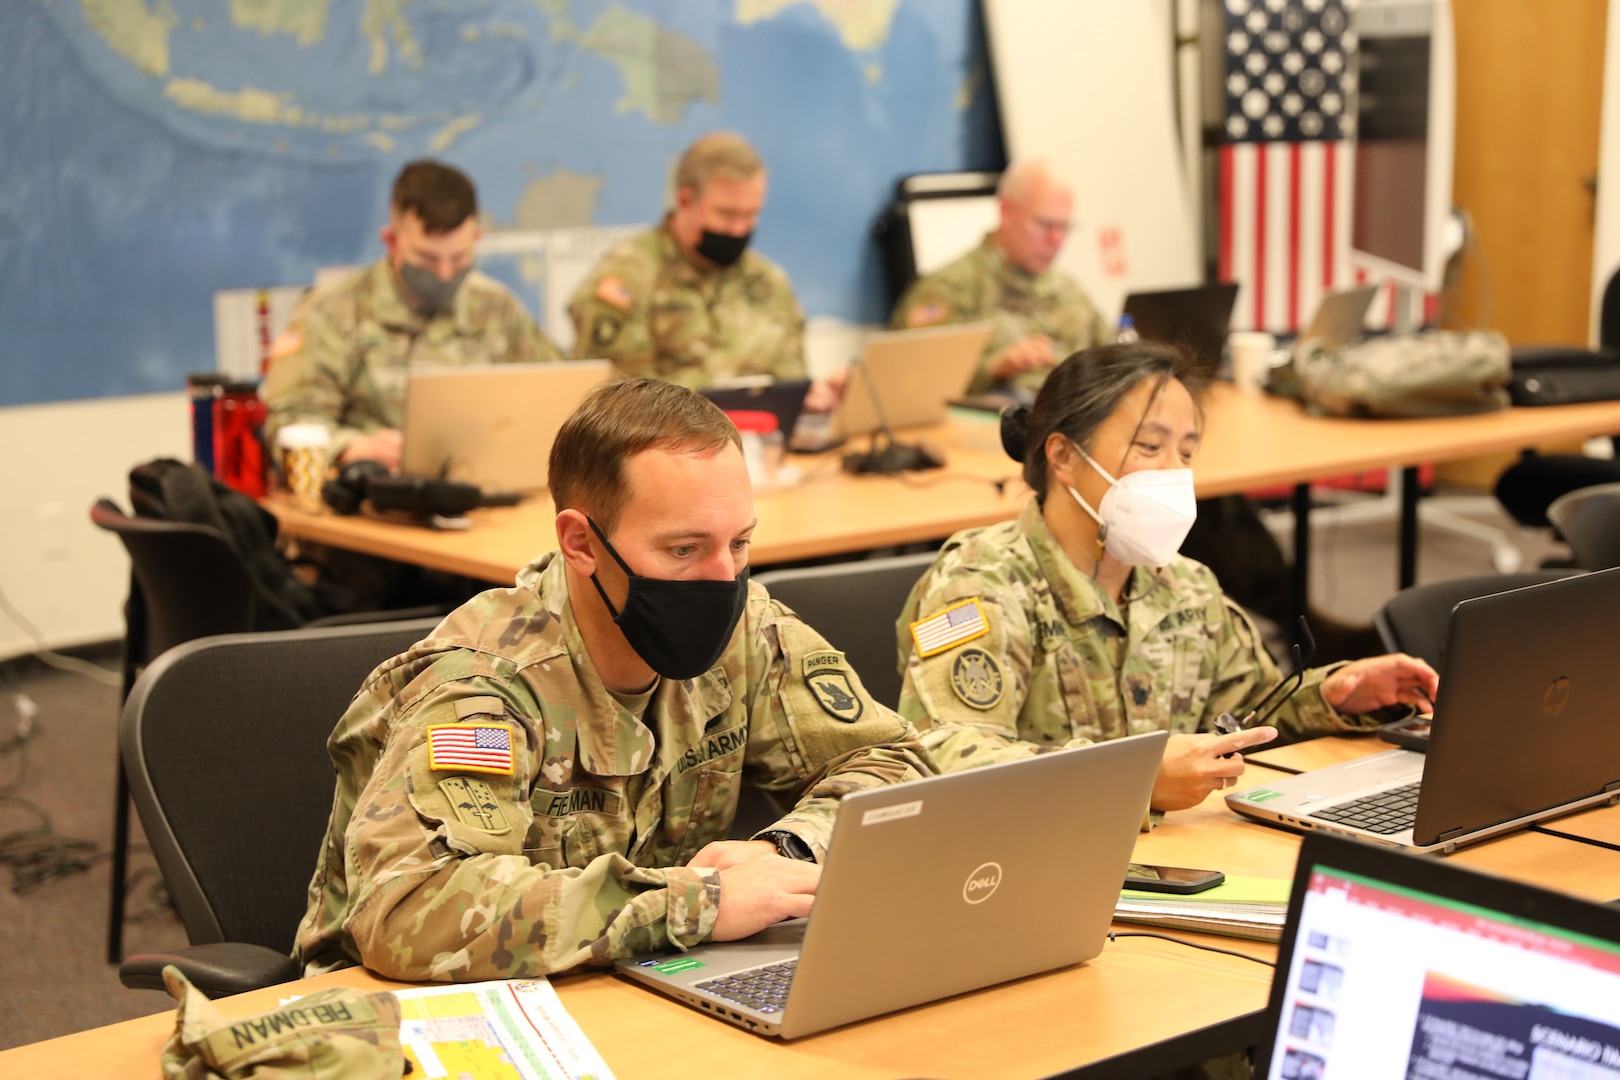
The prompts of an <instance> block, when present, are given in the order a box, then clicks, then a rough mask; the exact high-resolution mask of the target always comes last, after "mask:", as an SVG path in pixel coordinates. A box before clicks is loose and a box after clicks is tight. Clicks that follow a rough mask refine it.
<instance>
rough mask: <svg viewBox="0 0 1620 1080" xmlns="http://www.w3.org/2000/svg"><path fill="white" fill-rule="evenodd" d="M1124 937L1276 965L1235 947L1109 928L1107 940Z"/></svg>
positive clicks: (1271, 965) (1270, 966)
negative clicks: (1222, 947)
mask: <svg viewBox="0 0 1620 1080" xmlns="http://www.w3.org/2000/svg"><path fill="white" fill-rule="evenodd" d="M1126 937H1150V938H1158V939H1159V940H1160V941H1173V942H1175V943H1176V944H1177V945H1185V946H1187V948H1189V949H1202V950H1204V951H1205V952H1212V953H1220V954H1222V955H1223V956H1235V957H1237V958H1238V959H1239V960H1250V961H1253V962H1254V963H1256V964H1264V965H1265V966H1266V967H1268V968H1274V967H1276V966H1277V965H1276V964H1274V963H1272V962H1271V961H1270V960H1262V959H1260V957H1258V956H1250V955H1249V954H1248V953H1245V952H1238V951H1237V950H1236V949H1221V948H1217V947H1215V946H1214V945H1200V944H1199V943H1198V942H1196V941H1188V940H1187V939H1186V938H1178V937H1171V936H1170V935H1169V934H1154V933H1151V932H1149V931H1146V930H1110V931H1108V940H1109V941H1115V940H1117V939H1119V938H1126Z"/></svg>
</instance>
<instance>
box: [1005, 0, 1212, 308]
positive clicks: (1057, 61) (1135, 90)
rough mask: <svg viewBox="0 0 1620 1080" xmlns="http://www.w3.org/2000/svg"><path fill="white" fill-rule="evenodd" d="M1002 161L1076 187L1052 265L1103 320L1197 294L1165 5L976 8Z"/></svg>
mask: <svg viewBox="0 0 1620 1080" xmlns="http://www.w3.org/2000/svg"><path fill="white" fill-rule="evenodd" d="M984 8H985V23H986V29H987V31H988V33H989V37H990V55H991V61H992V66H993V67H994V69H995V73H996V97H997V100H998V101H999V102H1000V103H1001V128H1002V133H1003V135H1004V136H1005V138H1006V142H1007V152H1008V154H1009V156H1010V158H1011V160H1014V161H1017V160H1019V159H1022V158H1046V159H1047V160H1049V161H1050V162H1051V163H1052V164H1053V166H1054V168H1055V169H1056V170H1057V172H1058V173H1059V174H1060V175H1062V176H1063V177H1064V178H1065V179H1067V180H1068V181H1069V182H1070V183H1071V184H1072V185H1074V196H1075V210H1074V220H1075V223H1076V225H1077V226H1078V227H1077V228H1076V229H1075V230H1074V231H1073V232H1072V233H1070V234H1069V241H1068V243H1067V244H1065V245H1064V246H1063V251H1062V253H1061V254H1060V255H1059V256H1058V266H1060V267H1061V268H1063V269H1064V270H1066V271H1068V272H1069V273H1070V274H1072V275H1073V276H1074V277H1075V278H1077V279H1078V280H1079V282H1080V284H1081V285H1082V286H1084V287H1085V290H1086V292H1087V293H1088V294H1089V295H1090V296H1091V299H1092V300H1093V301H1094V302H1095V303H1096V304H1097V306H1098V307H1099V308H1100V309H1101V310H1102V311H1103V312H1105V313H1108V314H1117V313H1118V312H1119V310H1120V309H1121V308H1122V307H1123V306H1124V300H1125V294H1126V293H1127V292H1139V291H1144V290H1149V289H1174V288H1183V287H1186V286H1189V285H1196V284H1200V283H1201V282H1202V281H1203V277H1204V275H1203V270H1202V268H1201V267H1200V266H1199V254H1198V251H1199V239H1198V234H1197V227H1196V225H1195V222H1196V221H1197V218H1196V216H1195V215H1194V212H1193V201H1192V191H1193V188H1192V185H1191V184H1190V183H1189V182H1188V178H1187V176H1186V175H1185V173H1184V170H1183V165H1182V158H1181V155H1180V152H1179V147H1178V141H1177V140H1178V138H1179V136H1178V135H1177V130H1176V112H1175V108H1176V104H1175V100H1174V96H1173V89H1174V81H1173V78H1172V74H1171V73H1172V65H1173V62H1174V56H1173V53H1172V45H1173V33H1172V29H1173V28H1172V22H1171V20H1172V15H1173V13H1172V11H1171V5H1170V3H1169V0H1063V2H1062V3H1051V2H1046V0H984Z"/></svg>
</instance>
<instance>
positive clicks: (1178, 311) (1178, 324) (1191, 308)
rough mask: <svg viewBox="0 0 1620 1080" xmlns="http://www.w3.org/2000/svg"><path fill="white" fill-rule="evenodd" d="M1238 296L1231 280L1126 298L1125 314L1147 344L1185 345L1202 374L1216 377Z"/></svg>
mask: <svg viewBox="0 0 1620 1080" xmlns="http://www.w3.org/2000/svg"><path fill="white" fill-rule="evenodd" d="M1237 294H1238V287H1237V284H1236V283H1235V282H1230V281H1219V282H1216V283H1214V284H1212V285H1200V286H1198V287H1197V288H1195V289H1164V290H1161V291H1158V292H1138V293H1131V294H1130V295H1129V296H1127V297H1126V298H1125V314H1127V315H1129V316H1130V317H1131V322H1132V324H1133V325H1134V326H1135V328H1136V334H1137V336H1138V337H1140V338H1141V339H1142V340H1143V341H1161V342H1164V343H1165V344H1167V345H1180V346H1182V347H1183V348H1185V349H1187V350H1188V351H1189V352H1191V353H1192V354H1193V357H1194V358H1195V359H1196V361H1197V364H1198V369H1199V371H1200V372H1201V373H1202V374H1203V375H1205V376H1206V377H1209V378H1214V376H1215V374H1216V372H1217V371H1219V370H1220V366H1221V350H1222V348H1224V347H1225V345H1226V331H1227V329H1228V327H1229V326H1230V325H1231V322H1232V305H1233V304H1234V303H1236V302H1237Z"/></svg>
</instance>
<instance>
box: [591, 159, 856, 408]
mask: <svg viewBox="0 0 1620 1080" xmlns="http://www.w3.org/2000/svg"><path fill="white" fill-rule="evenodd" d="M765 181H766V174H765V167H764V164H763V163H762V162H761V161H760V159H759V156H758V155H757V154H756V153H755V152H754V150H753V148H752V147H751V146H749V145H748V143H747V142H746V141H744V140H743V139H742V138H741V137H740V136H737V135H733V134H730V133H728V132H716V133H714V134H711V135H706V136H704V137H703V138H701V139H699V140H698V141H697V142H695V143H693V144H692V146H691V147H690V148H689V149H688V150H687V151H686V153H685V154H684V155H683V156H682V158H681V161H680V163H679V164H678V165H677V166H676V170H675V207H674V209H673V210H671V211H670V212H669V213H668V214H667V215H666V216H665V218H664V221H663V223H662V224H660V225H659V226H658V227H657V228H656V229H652V230H649V231H648V232H645V233H642V234H641V235H639V236H634V237H631V238H630V239H628V240H624V241H622V242H620V243H619V244H618V245H616V246H615V247H614V248H613V249H612V250H611V251H609V252H608V253H607V255H606V256H604V257H603V259H602V261H601V262H600V263H599V264H597V266H596V268H595V269H594V270H592V271H591V274H590V276H589V277H587V278H586V279H585V281H584V282H583V283H582V284H581V285H580V287H579V289H578V290H577V291H576V292H575V293H574V297H573V300H572V301H571V302H570V303H569V306H568V311H569V314H570V315H571V316H572V318H573V320H574V330H575V333H576V337H575V339H574V356H575V358H576V359H608V360H611V361H613V367H614V371H615V373H616V374H618V375H619V376H620V377H623V378H635V377H643V378H652V379H663V380H665V381H667V382H674V383H679V384H681V385H682V386H689V387H692V388H693V389H701V388H703V387H706V386H712V385H714V384H715V383H717V382H724V381H726V380H730V379H736V378H739V377H743V376H750V375H768V376H770V377H771V378H773V379H802V378H804V376H805V365H804V314H803V313H802V312H801V311H800V310H799V304H798V301H796V300H795V299H794V298H793V287H792V285H790V284H789V283H788V279H787V275H786V274H784V273H783V272H782V269H781V268H780V267H779V266H777V265H776V264H775V263H773V262H771V261H770V260H768V259H766V258H764V257H763V256H761V255H759V254H756V253H755V252H753V251H751V250H749V249H748V242H749V240H750V239H751V238H752V236H753V230H754V225H755V223H756V222H757V221H758V219H759V214H760V211H761V209H763V207H764V205H765ZM841 385H842V379H841V378H838V379H835V380H832V381H831V382H828V383H824V384H818V385H817V386H816V387H814V388H813V389H812V391H811V395H810V398H809V399H808V400H807V401H806V408H809V409H812V410H813V411H826V410H828V409H831V407H832V406H833V404H835V403H836V401H837V387H838V386H841Z"/></svg>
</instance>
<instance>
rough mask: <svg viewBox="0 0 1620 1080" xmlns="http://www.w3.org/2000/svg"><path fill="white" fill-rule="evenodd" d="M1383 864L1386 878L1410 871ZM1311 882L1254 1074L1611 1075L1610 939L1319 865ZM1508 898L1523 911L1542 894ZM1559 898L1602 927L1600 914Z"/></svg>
mask: <svg viewBox="0 0 1620 1080" xmlns="http://www.w3.org/2000/svg"><path fill="white" fill-rule="evenodd" d="M1341 843H1342V842H1341ZM1381 854H1382V857H1383V858H1384V859H1387V860H1391V862H1390V863H1389V865H1391V866H1397V867H1399V866H1400V864H1402V863H1406V862H1416V861H1418V860H1416V859H1415V857H1413V856H1408V855H1402V854H1398V853H1393V852H1390V853H1381ZM1302 857H1303V856H1302ZM1302 873H1303V872H1302ZM1308 873H1309V876H1308V886H1306V887H1303V888H1302V887H1301V886H1302V884H1304V880H1305V879H1302V881H1301V882H1296V886H1295V903H1296V905H1297V906H1298V909H1299V910H1298V912H1297V913H1296V917H1297V922H1296V923H1295V924H1294V925H1293V930H1294V933H1293V935H1292V936H1291V938H1290V939H1289V942H1288V948H1286V949H1285V950H1284V952H1283V957H1282V960H1283V961H1284V962H1286V964H1287V967H1286V970H1279V972H1278V979H1279V980H1282V979H1286V983H1285V984H1284V986H1283V989H1282V993H1281V994H1280V1001H1279V1000H1278V998H1279V995H1277V993H1276V988H1275V987H1274V988H1273V995H1274V996H1273V1005H1274V1012H1273V1015H1274V1016H1275V1017H1276V1020H1277V1026H1276V1030H1275V1039H1274V1042H1273V1045H1272V1048H1271V1057H1270V1067H1269V1070H1268V1072H1267V1073H1266V1074H1265V1075H1267V1076H1269V1077H1273V1078H1287V1080H1304V1078H1318V1077H1325V1078H1328V1080H1333V1078H1338V1077H1345V1078H1349V1077H1385V1076H1388V1077H1436V1078H1439V1077H1462V1076H1466V1077H1504V1078H1506V1077H1515V1078H1526V1077H1527V1078H1530V1080H1535V1078H1537V1077H1543V1078H1548V1077H1556V1078H1558V1080H1600V1078H1601V1080H1613V1078H1614V1077H1617V1076H1620V944H1617V943H1616V942H1615V941H1614V940H1606V939H1604V938H1602V937H1597V936H1593V935H1591V934H1589V933H1586V932H1584V931H1582V930H1576V929H1572V928H1569V927H1563V926H1558V925H1554V924H1553V923H1551V922H1544V921H1541V920H1539V919H1536V918H1527V917H1525V916H1524V915H1522V914H1514V913H1512V912H1510V911H1503V910H1497V909H1495V908H1494V907H1492V906H1482V905H1481V904H1479V903H1474V902H1471V899H1470V898H1471V897H1474V896H1476V895H1478V894H1477V892H1476V891H1475V890H1474V889H1471V888H1459V889H1452V888H1446V889H1445V890H1444V892H1446V893H1451V895H1442V893H1440V892H1429V891H1425V890H1424V889H1421V888H1413V887H1408V886H1405V885H1400V884H1396V883H1394V882H1391V881H1387V880H1380V879H1379V878H1378V877H1375V876H1367V875H1365V874H1362V873H1357V872H1353V871H1348V870H1343V869H1340V868H1338V867H1335V866H1330V865H1322V864H1317V865H1316V866H1314V867H1313V868H1312V869H1311V870H1310V871H1309V872H1308ZM1459 877H1460V878H1462V879H1468V880H1472V881H1484V882H1487V883H1489V885H1493V886H1494V885H1498V884H1503V883H1497V882H1494V881H1492V880H1491V879H1487V878H1481V877H1479V876H1478V875H1473V874H1466V873H1463V874H1461V875H1459ZM1511 888H1512V889H1514V890H1522V892H1523V894H1524V895H1525V896H1527V897H1529V898H1530V899H1531V900H1532V901H1533V900H1534V898H1535V897H1537V896H1546V895H1549V894H1543V893H1541V891H1540V890H1535V889H1530V888H1528V887H1521V886H1512V887H1511ZM1485 891H1486V893H1487V894H1489V892H1490V891H1491V890H1490V889H1489V888H1487V889H1486V890H1485ZM1558 900H1559V901H1562V902H1563V903H1565V904H1577V905H1578V906H1579V907H1580V908H1581V909H1583V910H1584V911H1588V912H1592V913H1594V914H1595V915H1596V916H1597V917H1598V918H1599V919H1601V918H1603V917H1604V916H1607V915H1609V914H1610V913H1608V912H1604V911H1602V910H1601V909H1598V908H1596V907H1595V906H1593V905H1586V904H1579V903H1578V902H1577V901H1573V900H1570V899H1569V898H1564V897H1561V898H1558ZM1507 906H1510V907H1522V906H1523V905H1519V904H1509V905H1507ZM1559 906H1560V905H1559V904H1558V903H1554V904H1553V905H1552V907H1553V908H1557V907H1559ZM1529 907H1530V908H1531V909H1534V907H1535V905H1534V903H1531V904H1530V905H1529ZM1551 914H1553V915H1556V912H1552V913H1551ZM1278 1005H1280V1010H1279V1009H1277V1008H1276V1006H1278Z"/></svg>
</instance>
